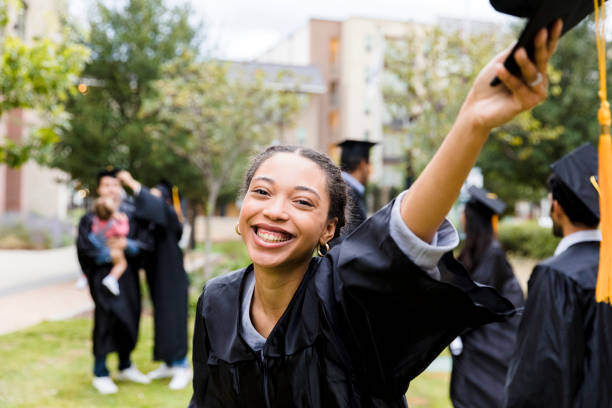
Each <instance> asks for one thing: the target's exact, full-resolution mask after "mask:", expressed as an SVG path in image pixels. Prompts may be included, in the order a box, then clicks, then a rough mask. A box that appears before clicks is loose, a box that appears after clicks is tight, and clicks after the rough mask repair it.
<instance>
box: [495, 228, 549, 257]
mask: <svg viewBox="0 0 612 408" xmlns="http://www.w3.org/2000/svg"><path fill="white" fill-rule="evenodd" d="M498 239H499V242H500V243H501V244H502V246H503V248H504V249H505V250H506V251H507V252H509V253H512V254H513V255H520V256H525V257H529V258H534V259H545V258H548V257H550V256H552V255H553V253H554V252H555V248H556V247H557V244H559V238H556V237H555V236H553V234H552V231H551V230H550V229H549V228H543V227H540V226H539V225H538V223H537V222H535V221H529V222H520V223H507V222H504V223H500V225H499V232H498Z"/></svg>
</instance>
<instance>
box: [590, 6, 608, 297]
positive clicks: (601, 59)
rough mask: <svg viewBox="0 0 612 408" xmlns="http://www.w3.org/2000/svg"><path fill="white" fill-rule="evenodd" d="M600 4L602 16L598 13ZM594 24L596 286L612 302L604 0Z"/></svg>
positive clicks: (599, 293) (598, 293) (599, 292)
mask: <svg viewBox="0 0 612 408" xmlns="http://www.w3.org/2000/svg"><path fill="white" fill-rule="evenodd" d="M599 1H602V3H601V15H600V13H599ZM594 3H595V24H596V31H595V32H596V36H597V57H598V64H599V98H600V100H601V104H600V107H599V112H598V114H597V118H598V120H599V124H600V125H601V135H600V137H599V151H598V154H599V159H598V161H599V169H598V171H599V180H598V181H599V183H598V184H599V190H598V191H599V211H600V216H601V224H600V229H601V235H602V240H601V247H600V250H599V272H598V274H597V286H596V288H595V300H596V301H597V302H606V303H608V304H612V284H611V280H612V207H611V206H610V205H611V204H612V201H611V200H612V180H611V179H610V175H611V173H610V171H611V170H612V168H611V167H612V139H611V138H610V123H611V122H612V120H611V117H610V116H611V115H610V104H609V103H608V101H607V98H608V96H607V89H606V39H605V28H604V21H605V18H606V17H605V15H606V13H605V3H604V2H603V0H594Z"/></svg>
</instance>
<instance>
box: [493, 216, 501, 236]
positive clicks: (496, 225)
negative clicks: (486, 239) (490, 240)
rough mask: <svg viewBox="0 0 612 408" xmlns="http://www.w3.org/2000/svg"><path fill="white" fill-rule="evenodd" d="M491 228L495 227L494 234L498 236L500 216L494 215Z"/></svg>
mask: <svg viewBox="0 0 612 408" xmlns="http://www.w3.org/2000/svg"><path fill="white" fill-rule="evenodd" d="M491 227H493V234H495V236H497V231H498V230H499V215H497V214H493V216H492V217H491Z"/></svg>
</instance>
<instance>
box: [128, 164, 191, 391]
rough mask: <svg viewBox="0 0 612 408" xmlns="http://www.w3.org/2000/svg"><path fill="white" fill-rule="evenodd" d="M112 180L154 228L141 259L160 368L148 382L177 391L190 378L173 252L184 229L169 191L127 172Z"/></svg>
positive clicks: (178, 257) (179, 262) (183, 276)
mask: <svg viewBox="0 0 612 408" xmlns="http://www.w3.org/2000/svg"><path fill="white" fill-rule="evenodd" d="M117 177H118V178H119V179H120V180H121V182H122V183H123V184H124V185H126V186H127V187H129V188H130V189H131V190H132V191H133V193H134V204H135V207H136V211H135V212H136V216H137V217H139V218H142V219H145V220H147V221H150V222H152V223H153V224H154V229H153V236H154V240H155V246H154V250H153V251H152V252H151V253H150V254H149V255H148V256H147V257H145V270H146V276H147V283H148V285H149V291H150V292H151V300H152V302H153V319H154V333H155V337H154V344H153V359H154V360H155V361H162V363H161V365H160V367H158V368H157V369H155V370H154V371H152V372H150V373H149V374H148V377H149V378H150V379H152V380H157V379H162V378H172V379H171V380H170V384H169V387H170V389H181V388H184V387H186V386H187V385H188V384H189V383H190V381H191V377H192V371H191V368H190V367H189V363H188V362H187V360H186V358H187V347H188V346H187V300H188V289H189V282H188V279H187V273H186V272H185V268H184V266H183V252H182V250H181V249H180V247H179V246H178V242H179V240H180V239H181V234H182V232H183V224H182V221H181V219H180V214H177V212H176V211H175V209H174V207H173V205H172V202H173V188H172V185H171V184H170V183H169V182H168V181H167V180H162V181H161V182H160V183H158V184H157V185H156V186H155V187H153V188H151V189H150V190H149V189H147V187H145V186H142V185H141V184H140V183H139V182H138V181H136V180H135V179H134V178H133V177H132V175H131V174H130V173H129V172H127V171H121V172H120V173H119V174H118V175H117Z"/></svg>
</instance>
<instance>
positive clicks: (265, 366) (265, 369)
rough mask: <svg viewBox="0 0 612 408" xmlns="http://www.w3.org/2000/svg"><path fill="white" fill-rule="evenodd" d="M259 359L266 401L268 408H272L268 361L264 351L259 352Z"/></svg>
mask: <svg viewBox="0 0 612 408" xmlns="http://www.w3.org/2000/svg"><path fill="white" fill-rule="evenodd" d="M259 357H260V358H261V365H262V368H263V380H264V397H265V399H266V407H267V408H272V404H270V394H269V391H268V363H267V361H266V357H265V356H264V353H263V349H262V350H261V351H260V352H259Z"/></svg>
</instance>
